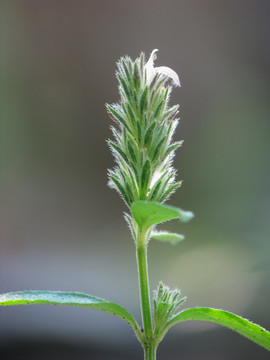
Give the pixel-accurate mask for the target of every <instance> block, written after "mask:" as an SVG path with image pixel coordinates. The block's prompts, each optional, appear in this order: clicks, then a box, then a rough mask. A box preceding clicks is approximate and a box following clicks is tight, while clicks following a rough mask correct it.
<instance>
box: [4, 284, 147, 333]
mask: <svg viewBox="0 0 270 360" xmlns="http://www.w3.org/2000/svg"><path fill="white" fill-rule="evenodd" d="M31 304H44V305H50V304H51V305H71V306H82V307H89V308H91V309H96V310H102V311H105V312H107V313H110V314H113V315H115V316H117V317H119V318H120V319H123V320H125V321H126V322H127V323H128V324H129V325H130V326H131V327H132V328H133V330H134V332H135V334H136V335H137V337H138V339H139V340H141V338H142V337H141V332H140V330H139V326H138V324H137V322H136V321H135V319H134V318H133V316H132V315H131V314H130V313H129V312H128V311H127V310H125V309H124V308H123V307H122V306H120V305H118V304H115V303H113V302H109V301H106V300H103V299H100V298H97V297H94V296H91V295H87V294H80V293H76V292H62V291H18V292H11V293H7V294H1V295H0V306H1V305H2V306H11V305H31Z"/></svg>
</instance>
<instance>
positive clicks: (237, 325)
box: [160, 307, 270, 350]
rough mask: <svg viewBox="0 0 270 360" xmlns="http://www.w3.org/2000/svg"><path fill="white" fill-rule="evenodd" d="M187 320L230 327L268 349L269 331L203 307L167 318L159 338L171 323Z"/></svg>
mask: <svg viewBox="0 0 270 360" xmlns="http://www.w3.org/2000/svg"><path fill="white" fill-rule="evenodd" d="M188 320H200V321H208V322H213V323H217V324H219V325H222V326H226V327H227V328H229V329H232V330H234V331H236V332H238V333H239V334H241V335H243V336H245V337H247V338H248V339H250V340H252V341H253V342H255V343H257V344H259V345H261V346H263V347H264V348H266V349H267V350H270V332H269V331H267V330H265V329H264V328H263V327H261V326H259V325H257V324H254V323H252V322H251V321H249V320H247V319H244V318H242V317H240V316H238V315H235V314H233V313H231V312H228V311H224V310H217V309H211V308H204V307H201V308H200V307H198V308H193V309H187V310H183V311H181V312H180V313H179V314H177V315H175V316H174V317H173V318H172V319H171V320H169V322H168V323H167V325H166V327H165V328H164V329H163V330H162V334H160V340H161V339H162V338H163V336H164V335H165V333H166V332H167V330H168V329H169V328H170V327H171V326H172V325H174V324H176V323H179V322H182V321H188Z"/></svg>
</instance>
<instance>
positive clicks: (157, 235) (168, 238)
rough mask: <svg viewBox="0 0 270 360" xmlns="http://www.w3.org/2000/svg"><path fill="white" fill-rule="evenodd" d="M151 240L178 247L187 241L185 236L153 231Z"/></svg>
mask: <svg viewBox="0 0 270 360" xmlns="http://www.w3.org/2000/svg"><path fill="white" fill-rule="evenodd" d="M151 238H152V239H155V240H159V241H162V242H169V243H171V244H172V245H176V244H178V243H179V242H180V241H183V240H184V239H185V237H184V235H180V234H175V233H170V232H167V231H152V232H151Z"/></svg>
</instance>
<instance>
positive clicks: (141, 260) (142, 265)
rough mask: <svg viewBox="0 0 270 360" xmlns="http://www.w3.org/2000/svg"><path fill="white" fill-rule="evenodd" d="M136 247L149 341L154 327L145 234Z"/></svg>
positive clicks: (142, 234) (145, 332)
mask: <svg viewBox="0 0 270 360" xmlns="http://www.w3.org/2000/svg"><path fill="white" fill-rule="evenodd" d="M136 246H137V266H138V272H139V286H140V294H141V312H142V321H143V327H144V334H145V337H146V340H148V341H149V340H150V339H151V337H152V336H153V326H152V315H151V303H150V294H149V280H148V267H147V245H146V241H145V233H144V232H140V235H139V239H138V241H137V244H136ZM149 351H150V350H149ZM151 351H152V350H151ZM146 359H154V358H153V357H151V358H150V357H147V358H146Z"/></svg>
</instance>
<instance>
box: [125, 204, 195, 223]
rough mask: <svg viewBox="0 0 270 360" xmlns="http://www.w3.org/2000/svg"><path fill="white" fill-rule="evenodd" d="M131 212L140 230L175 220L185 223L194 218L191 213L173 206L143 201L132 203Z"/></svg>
mask: <svg viewBox="0 0 270 360" xmlns="http://www.w3.org/2000/svg"><path fill="white" fill-rule="evenodd" d="M131 212H132V215H133V217H134V219H135V221H136V222H137V224H138V225H139V228H140V229H141V230H147V229H149V227H151V226H152V225H155V224H159V223H161V222H164V221H168V220H172V219H177V218H179V219H180V220H181V221H183V222H187V221H189V220H191V219H192V218H193V216H194V215H193V213H192V212H191V211H184V210H182V209H179V208H177V207H174V206H169V205H164V204H161V203H158V202H155V201H144V200H139V201H135V202H134V203H132V205H131Z"/></svg>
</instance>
